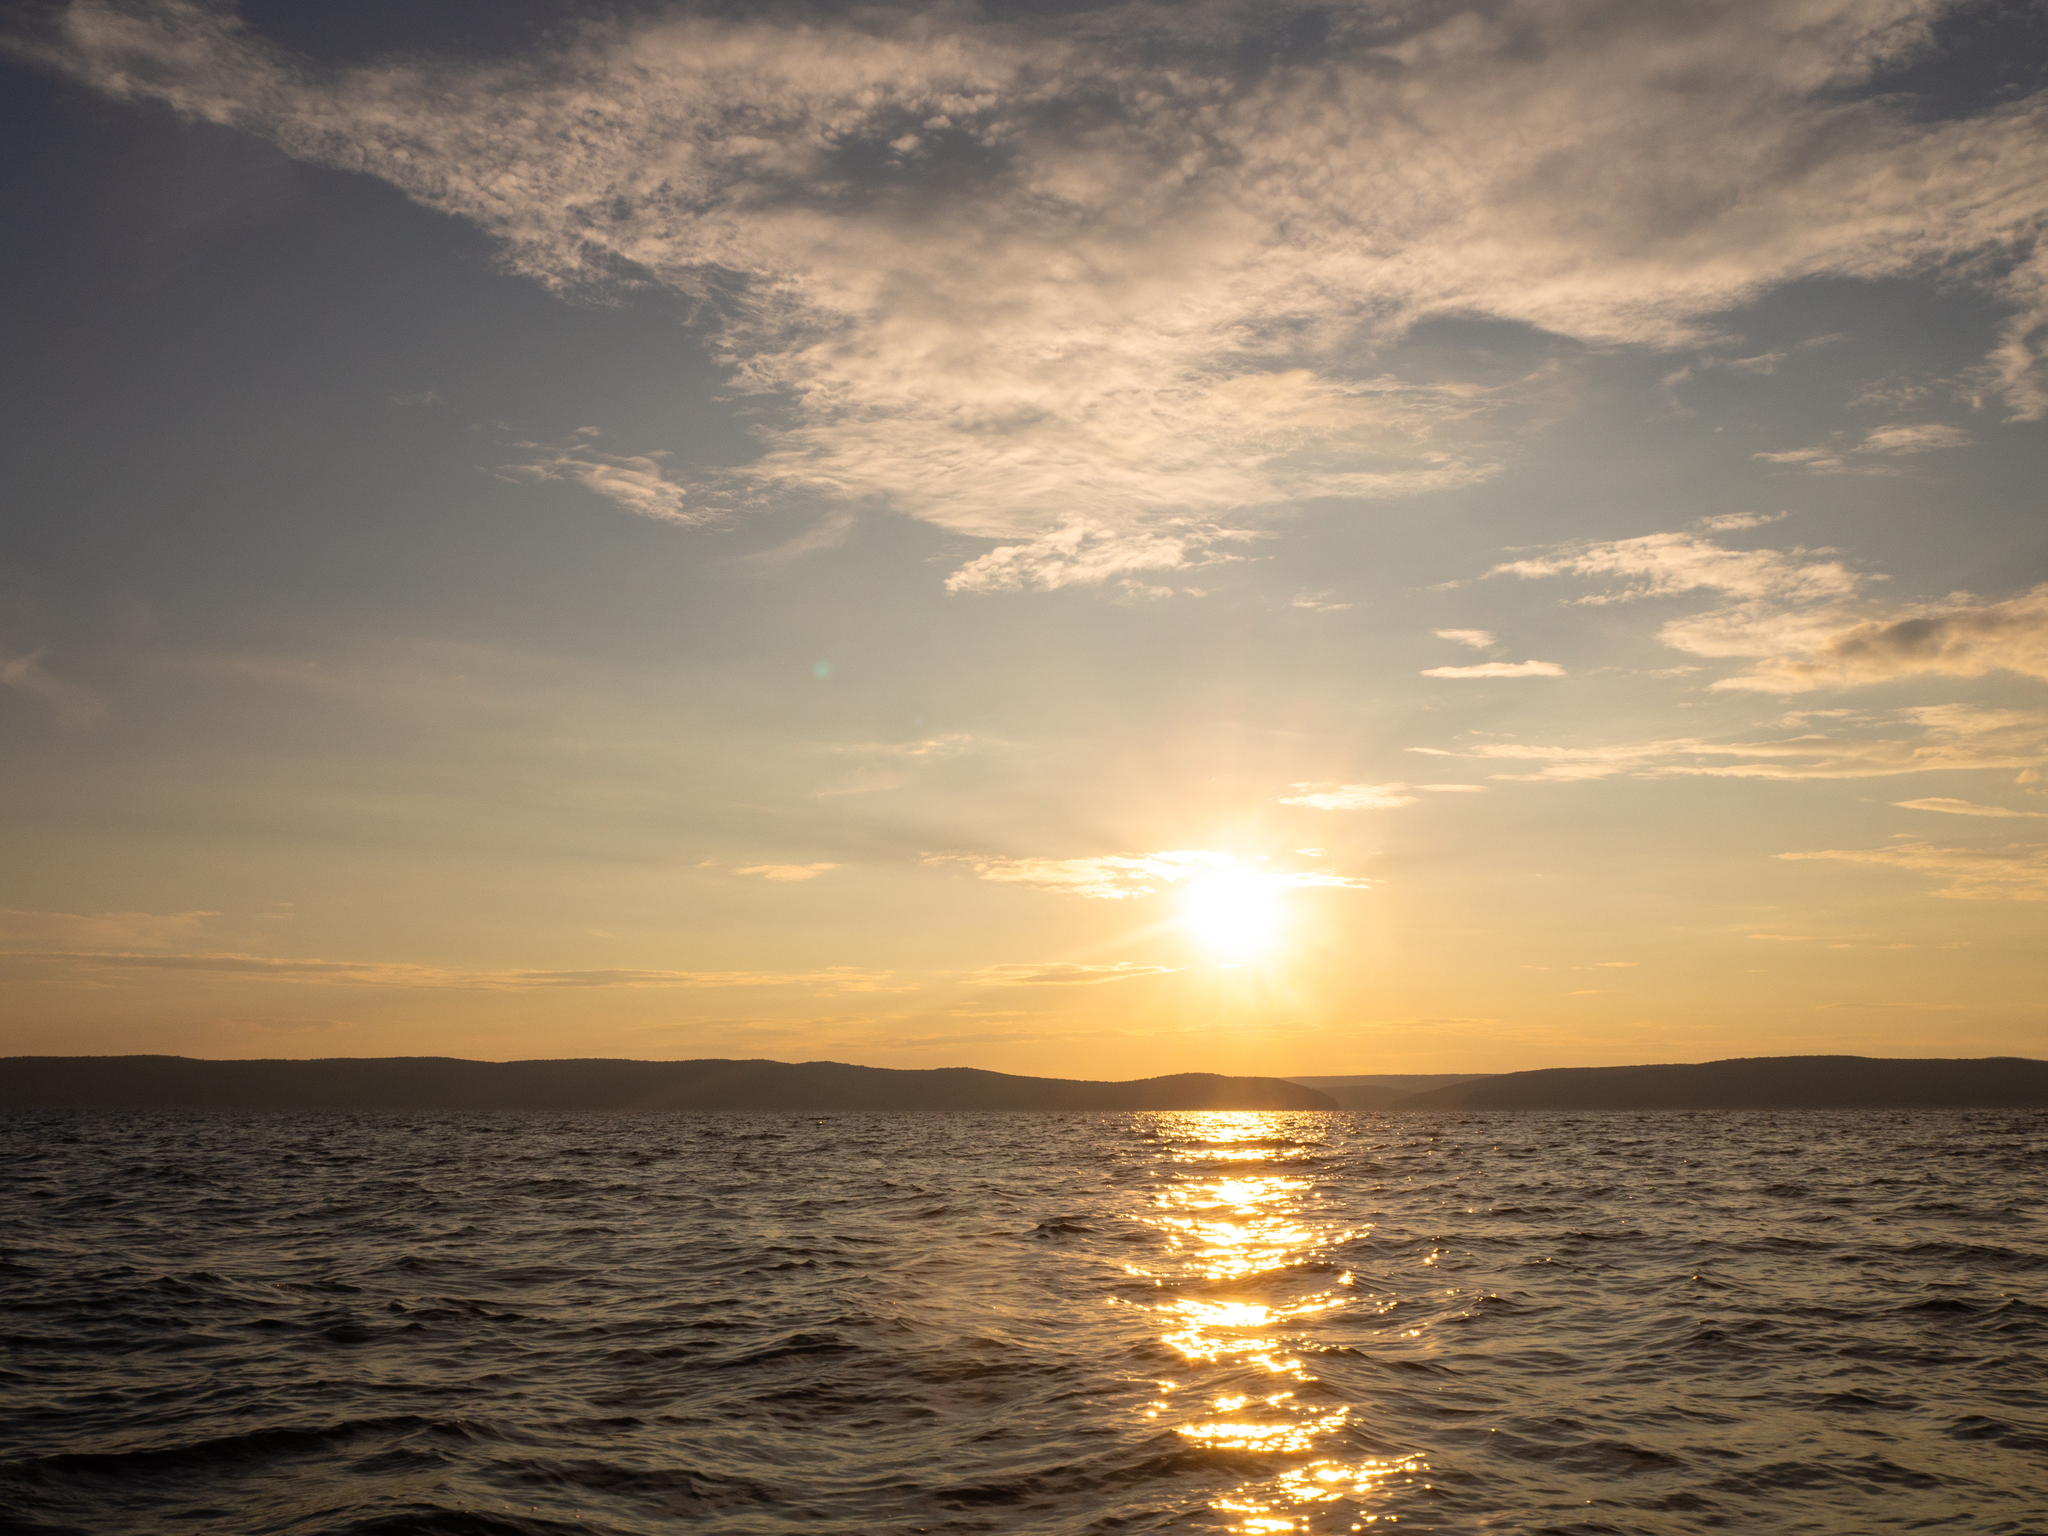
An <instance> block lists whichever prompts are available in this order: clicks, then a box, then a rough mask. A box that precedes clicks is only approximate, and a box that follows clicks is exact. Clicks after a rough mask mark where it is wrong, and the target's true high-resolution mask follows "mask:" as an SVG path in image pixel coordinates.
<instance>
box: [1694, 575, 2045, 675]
mask: <svg viewBox="0 0 2048 1536" xmlns="http://www.w3.org/2000/svg"><path fill="white" fill-rule="evenodd" d="M1801 628H1802V631H1803V632H1799V633H1792V634H1787V635H1784V636H1783V637H1782V639H1781V642H1780V643H1779V644H1776V645H1771V646H1768V647H1767V648H1766V649H1764V650H1763V652H1762V653H1763V654H1764V658H1765V659H1764V660H1762V661H1761V662H1759V663H1758V664H1757V665H1756V666H1755V667H1753V668H1752V669H1751V670H1750V671H1748V672H1746V673H1743V674H1742V675H1740V676H1738V677H1730V678H1723V679H1721V680H1720V681H1719V682H1717V683H1715V684H1714V687H1716V688H1719V689H1742V690H1750V691H1756V692H1764V693H1801V692H1806V691H1808V690H1810V689H1814V688H1847V687H1858V686H1863V685H1867V684H1870V683H1882V682H1889V681H1891V680H1892V679H1893V678H1899V677H1914V676H1925V675H1929V674H1933V675H1938V676H1943V677H1983V676H1985V675H1987V674H1988V673H1992V672H2017V673H2020V674H2021V675H2022V676H2026V677H2038V678H2048V582H2044V583H2043V584H2042V585H2040V586H2037V587H2034V588H2032V589H2031V590H2029V591H2027V592H2024V593H2022V594H2020V595H2019V596H2018V597H2011V598H2007V599H2005V600H2004V601H2002V602H1982V601H1980V600H1978V599H1977V598H1974V597H1972V596H1971V595H1970V594H1969V593H1966V592H1958V593H1955V594H1952V595H1951V596H1950V597H1949V598H1948V599H1947V600H1946V601H1944V602H1940V603H1923V604H1918V605H1915V606H1910V607H1904V608H1899V609H1895V610H1893V611H1892V612H1890V613H1888V614H1886V615H1884V616H1882V617H1879V618H1862V619H1853V620H1850V619H1847V618H1845V617H1836V618H1835V619H1834V622H1832V623H1827V622H1822V623H1810V624H1807V625H1804V626H1802V627H1801ZM1772 652H1775V653H1776V654H1772ZM1752 654H1756V653H1755V652H1752Z"/></svg>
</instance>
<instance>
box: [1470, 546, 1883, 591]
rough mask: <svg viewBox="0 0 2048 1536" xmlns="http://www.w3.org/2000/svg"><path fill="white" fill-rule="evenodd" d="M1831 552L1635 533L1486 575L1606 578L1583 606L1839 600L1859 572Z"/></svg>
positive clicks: (1499, 568)
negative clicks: (1697, 595) (1656, 600)
mask: <svg viewBox="0 0 2048 1536" xmlns="http://www.w3.org/2000/svg"><path fill="white" fill-rule="evenodd" d="M1831 553H1832V551H1829V550H1805V549H1794V550H1791V551H1789V552H1786V551H1780V550H1775V549H1726V548H1724V547H1722V546H1721V545H1719V544H1716V543H1715V542H1714V541H1713V540H1711V539H1703V538H1701V537H1700V536H1699V535H1698V534H1692V533H1651V534H1645V535H1643V536H1642V537H1640V538H1634V539H1612V540H1605V541H1599V542H1591V543H1585V544H1570V545H1566V546H1564V547H1563V548H1561V549H1559V550H1558V551H1556V552H1555V553H1553V554H1549V555H1542V556H1538V557H1536V558H1533V559H1528V560H1513V561H1509V562H1507V563H1506V564H1503V565H1496V566H1495V567H1494V568H1493V569H1492V570H1490V571H1488V572H1487V573H1486V574H1487V575H1488V576H1519V577H1521V578H1522V579H1523V580H1525V581H1526V580H1533V579H1535V578H1538V577H1545V576H1588V577H1608V578H1611V579H1612V580H1614V581H1616V582H1617V583H1619V585H1617V586H1615V587H1614V588H1612V589H1611V590H1609V591H1606V592H1600V593H1595V594H1593V595H1591V596H1589V597H1581V598H1578V599H1576V600H1575V601H1577V602H1579V603H1581V604H1586V605H1599V604H1603V603H1632V602H1638V601H1640V600H1642V599H1644V598H1650V597H1673V596H1677V595H1679V594H1681V593H1687V592H1720V593H1725V594H1726V595H1728V596H1730V597H1736V598H1741V599H1745V600H1748V601H1752V602H1755V601H1763V600H1770V601H1774V602H1797V603H1810V602H1816V601H1825V600H1829V599H1836V598H1843V597H1847V596H1849V595H1850V594H1851V593H1853V592H1855V591H1856V589H1857V587H1858V586H1859V584H1860V581H1861V578H1859V577H1857V576H1856V575H1854V574H1852V573H1851V572H1850V571H1848V570H1847V569H1846V568H1844V566H1843V565H1842V563H1841V562H1840V561H1839V560H1828V559H1823V558H1821V557H1822V556H1825V555H1828V554H1831Z"/></svg>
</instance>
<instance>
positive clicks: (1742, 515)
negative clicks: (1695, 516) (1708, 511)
mask: <svg viewBox="0 0 2048 1536" xmlns="http://www.w3.org/2000/svg"><path fill="white" fill-rule="evenodd" d="M1791 515H1792V514H1791V513H1790V512H1769V513H1765V512H1724V513H1723V514H1721V516H1719V517H1703V518H1701V519H1700V520H1699V523H1698V525H1697V526H1699V527H1701V528H1704V529H1706V530H1707V532H1709V533H1738V532H1740V531H1741V530H1742V529H1745V528H1761V527H1763V526H1764V525H1765V524H1766V523H1777V522H1783V521H1784V520H1785V519H1786V518H1788V517H1790V516H1791Z"/></svg>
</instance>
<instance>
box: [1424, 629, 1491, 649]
mask: <svg viewBox="0 0 2048 1536" xmlns="http://www.w3.org/2000/svg"><path fill="white" fill-rule="evenodd" d="M1433 633H1434V634H1435V635H1436V637H1437V639H1439V640H1450V641H1454V642H1456V643H1457V644H1459V645H1469V646H1471V647H1472V649H1473V650H1475V651H1483V650H1485V649H1487V648H1488V647H1489V646H1491V645H1492V644H1493V643H1494V639H1493V633H1492V631H1490V630H1484V629H1439V630H1435V631H1433Z"/></svg>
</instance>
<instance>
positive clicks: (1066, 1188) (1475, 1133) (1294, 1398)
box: [0, 1112, 2048, 1536]
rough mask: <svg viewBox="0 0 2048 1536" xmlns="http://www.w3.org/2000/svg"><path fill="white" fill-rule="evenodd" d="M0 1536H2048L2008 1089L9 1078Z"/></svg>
mask: <svg viewBox="0 0 2048 1536" xmlns="http://www.w3.org/2000/svg"><path fill="white" fill-rule="evenodd" d="M0 1151H4V1155H5V1157H6V1169H7V1176H6V1181H5V1184H4V1187H0V1308H4V1314H5V1319H6V1321H5V1327H6V1330H7V1346H8V1347H7V1354H6V1357H5V1361H4V1376H0V1511H4V1512H5V1513H0V1527H4V1529H6V1530H7V1531H10V1532H39V1533H55V1532H82V1533H93V1536H101V1533H122V1536H129V1533H135V1532H150V1533H157V1532H185V1531H190V1532H223V1533H226V1532H233V1533H238V1536H241V1533H254V1532H291V1533H305V1536H312V1533H344V1532H346V1533H352V1536H371V1533H389V1536H397V1533H413V1532H445V1533H463V1536H491V1533H513V1532H525V1533H542V1532H547V1533H569V1532H575V1533H606V1532H613V1533H626V1532H666V1531H680V1530H683V1529H688V1530H690V1531H692V1532H704V1533H715V1536H724V1533H734V1536H737V1533H764V1536H765V1533H780V1532H795V1531H803V1532H861V1533H897V1532H913V1531H932V1532H939V1531H947V1532H969V1531H998V1532H1033V1533H1055V1532H1057V1533H1069V1532H1071V1533H1080V1532H1150V1531H1237V1532H1246V1533H1252V1532H1266V1533H1273V1532H1283V1531H1292V1532H1300V1533H1308V1532H1315V1533H1324V1532H1378V1531H1382V1530H1393V1531H1488V1532H1496V1531H1530V1532H1535V1531H1551V1532H1586V1533H1592V1532H1658V1533H1663V1532H1690V1531H1707V1530H1734V1531H1745V1532H1754V1531H1769V1532H1773V1533H1776V1532H1800V1531H1819V1532H1856V1533H1861V1532H1882V1531H1895V1530H1896V1531H1905V1530H1920V1529H1928V1528H1934V1529H1940V1530H1945V1531H1967V1532H2015V1533H2028V1536H2040V1533H2041V1532H2043V1531H2048V1362H2044V1359H2043V1344H2044V1339H2048V1331H2044V1330H2048V1295H2044V1290H2048V1230H2044V1196H2048V1155H2044V1154H2048V1115H2044V1114H2041V1113H2037V1112H1980V1113H1961V1112H1951V1113H1924V1114H1847V1113H1844V1114H1753V1115H1744V1114H1701V1115H1675V1114H1662V1115H1626V1114H1601V1115H1570V1114H1530V1115H1504V1114H1460V1115H1452V1116H1448V1117H1443V1118H1437V1119H1428V1118H1423V1117H1419V1116H1415V1115H1370V1114H1332V1115H1322V1114H1099V1115H842V1116H825V1117H822V1118H818V1117H799V1116H795V1115H788V1114H752V1115H726V1116H720V1115H654V1116H645V1117H633V1116H614V1117H607V1116H598V1115H571V1114H527V1115H501V1116H493V1115H385V1116H369V1115H365V1116H346V1115H327V1116H320V1115H303V1116H292V1115H278V1116H230V1115H155V1116H151V1115H127V1116H123V1115H88V1114H69V1115H58V1114H50V1115H15V1116H12V1117H8V1118H5V1119H0Z"/></svg>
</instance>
